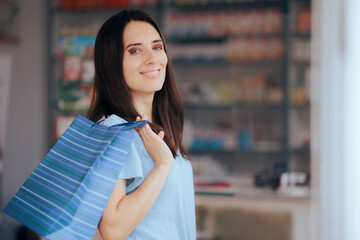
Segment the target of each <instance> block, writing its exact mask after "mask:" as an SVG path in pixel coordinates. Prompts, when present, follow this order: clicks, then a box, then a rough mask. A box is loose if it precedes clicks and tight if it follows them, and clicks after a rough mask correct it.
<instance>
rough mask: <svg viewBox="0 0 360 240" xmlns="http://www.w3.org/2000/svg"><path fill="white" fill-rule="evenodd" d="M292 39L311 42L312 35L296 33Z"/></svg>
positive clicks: (292, 35)
mask: <svg viewBox="0 0 360 240" xmlns="http://www.w3.org/2000/svg"><path fill="white" fill-rule="evenodd" d="M291 37H292V38H298V39H304V40H310V38H311V33H298V32H294V33H292V34H291Z"/></svg>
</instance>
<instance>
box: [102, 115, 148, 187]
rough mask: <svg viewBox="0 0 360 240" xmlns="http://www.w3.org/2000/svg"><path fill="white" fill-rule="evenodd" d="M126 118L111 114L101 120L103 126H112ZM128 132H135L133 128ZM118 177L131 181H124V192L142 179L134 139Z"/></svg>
mask: <svg viewBox="0 0 360 240" xmlns="http://www.w3.org/2000/svg"><path fill="white" fill-rule="evenodd" d="M124 122H126V120H124V119H122V118H121V117H119V116H116V115H111V116H109V117H108V118H106V119H105V120H104V122H103V125H105V126H113V125H116V124H120V123H124ZM129 133H134V134H135V133H136V131H135V130H130V131H129ZM119 178H121V179H131V180H133V181H131V182H127V183H126V193H130V192H132V191H134V190H135V189H136V188H137V187H139V185H140V184H141V183H142V182H143V181H144V174H143V168H142V163H141V159H140V154H139V152H138V149H137V148H136V145H135V141H134V142H133V143H132V144H131V146H130V151H129V153H128V155H127V157H126V160H125V163H124V165H123V167H122V169H121V171H120V174H119Z"/></svg>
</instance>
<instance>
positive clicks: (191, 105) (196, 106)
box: [183, 102, 284, 110]
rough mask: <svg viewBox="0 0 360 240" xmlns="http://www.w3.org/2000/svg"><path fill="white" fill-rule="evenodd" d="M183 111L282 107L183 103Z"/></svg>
mask: <svg viewBox="0 0 360 240" xmlns="http://www.w3.org/2000/svg"><path fill="white" fill-rule="evenodd" d="M183 106H184V108H185V109H196V110H201V109H203V110H209V109H210V110H213V109H218V110H230V109H238V110H279V109H282V108H283V107H284V105H280V104H278V105H264V104H240V103H233V104H207V103H188V102H185V103H184V104H183Z"/></svg>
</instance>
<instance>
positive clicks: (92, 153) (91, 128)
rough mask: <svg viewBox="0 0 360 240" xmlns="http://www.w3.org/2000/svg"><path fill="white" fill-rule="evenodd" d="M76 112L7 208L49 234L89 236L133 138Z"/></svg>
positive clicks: (64, 238)
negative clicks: (73, 118) (67, 126)
mask: <svg viewBox="0 0 360 240" xmlns="http://www.w3.org/2000/svg"><path fill="white" fill-rule="evenodd" d="M144 124H146V121H140V122H127V123H123V124H119V125H116V126H113V127H107V126H104V125H101V124H98V123H94V122H92V121H90V120H88V119H86V118H85V117H83V116H81V115H78V116H77V117H76V118H75V120H74V121H73V122H72V123H71V125H70V126H69V128H68V129H67V130H66V131H65V132H64V134H63V135H62V136H61V137H60V139H59V140H58V141H57V142H56V144H55V145H54V146H53V147H52V148H51V150H50V151H49V153H48V154H47V155H46V156H45V158H44V159H43V160H42V161H41V162H40V163H39V165H38V166H37V167H36V169H35V170H34V171H33V172H32V173H31V175H30V177H29V178H28V179H27V180H26V181H25V183H24V184H23V185H22V186H21V187H20V189H19V191H18V192H17V193H16V194H15V196H14V197H13V198H12V199H11V200H10V202H9V203H8V204H7V206H6V207H5V208H4V212H5V213H7V214H9V215H10V216H12V217H14V218H15V219H16V220H18V221H19V222H21V223H23V224H24V225H26V226H27V227H29V228H31V229H32V230H34V231H35V232H37V233H39V234H40V235H42V236H43V237H45V238H47V239H60V240H71V239H91V238H92V236H93V235H94V232H95V230H96V228H97V225H98V222H99V221H100V218H101V215H102V213H103V210H104V208H105V206H106V204H107V202H108V199H109V197H110V194H111V192H112V190H113V188H114V186H115V182H116V180H117V178H118V175H119V173H120V170H121V168H122V165H123V163H124V161H125V159H126V156H127V154H128V152H129V149H130V145H131V143H132V141H133V138H134V136H133V134H131V133H128V132H126V131H127V130H129V129H132V128H136V127H139V126H142V125H144Z"/></svg>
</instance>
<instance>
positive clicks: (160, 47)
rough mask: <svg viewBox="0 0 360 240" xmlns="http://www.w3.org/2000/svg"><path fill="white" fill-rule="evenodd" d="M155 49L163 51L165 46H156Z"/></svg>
mask: <svg viewBox="0 0 360 240" xmlns="http://www.w3.org/2000/svg"><path fill="white" fill-rule="evenodd" d="M154 49H156V50H162V49H163V46H162V45H156V46H154Z"/></svg>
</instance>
